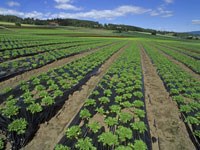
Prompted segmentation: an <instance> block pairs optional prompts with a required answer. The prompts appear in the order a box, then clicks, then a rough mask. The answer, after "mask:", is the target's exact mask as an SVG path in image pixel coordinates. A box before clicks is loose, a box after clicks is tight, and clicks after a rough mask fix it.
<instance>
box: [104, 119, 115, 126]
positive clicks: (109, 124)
mask: <svg viewBox="0 0 200 150" xmlns="http://www.w3.org/2000/svg"><path fill="white" fill-rule="evenodd" d="M104 122H105V123H106V124H107V125H108V127H112V126H114V125H117V124H118V120H117V118H113V117H108V118H106V119H104Z"/></svg>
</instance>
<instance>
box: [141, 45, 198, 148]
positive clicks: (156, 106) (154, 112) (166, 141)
mask: <svg viewBox="0 0 200 150" xmlns="http://www.w3.org/2000/svg"><path fill="white" fill-rule="evenodd" d="M141 57H142V68H143V75H144V83H145V84H144V85H145V100H146V107H147V108H146V110H147V117H148V121H149V126H150V133H151V136H152V142H154V143H153V145H152V146H153V150H195V147H194V145H193V143H192V141H191V140H190V138H189V135H188V132H187V130H186V127H185V125H184V123H183V121H182V120H181V119H180V113H179V111H178V108H177V106H176V103H175V102H173V101H172V99H171V98H170V96H169V93H168V92H167V91H166V89H165V87H164V84H163V82H162V80H161V79H160V77H159V76H158V74H157V72H156V68H155V67H154V65H153V64H152V63H151V60H150V58H149V57H148V55H147V54H146V52H145V50H144V49H143V48H141Z"/></svg>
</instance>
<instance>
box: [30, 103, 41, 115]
mask: <svg viewBox="0 0 200 150" xmlns="http://www.w3.org/2000/svg"><path fill="white" fill-rule="evenodd" d="M26 109H27V110H28V111H30V112H31V113H32V114H35V113H37V112H41V111H42V106H41V105H40V104H38V103H32V104H31V105H29V106H28V107H27V108H26Z"/></svg>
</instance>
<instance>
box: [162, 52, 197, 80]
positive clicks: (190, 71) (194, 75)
mask: <svg viewBox="0 0 200 150" xmlns="http://www.w3.org/2000/svg"><path fill="white" fill-rule="evenodd" d="M160 53H162V54H163V55H164V56H165V57H167V58H168V59H169V60H170V61H172V62H173V63H175V64H177V65H178V66H180V67H181V68H182V69H183V70H185V71H186V72H188V73H189V74H190V75H191V76H192V77H194V78H196V79H198V80H200V75H199V74H197V73H195V72H194V71H192V70H191V69H190V68H188V67H187V66H186V65H184V64H183V63H181V62H180V61H178V60H176V59H174V58H173V57H172V56H170V55H168V54H166V53H164V52H162V51H160Z"/></svg>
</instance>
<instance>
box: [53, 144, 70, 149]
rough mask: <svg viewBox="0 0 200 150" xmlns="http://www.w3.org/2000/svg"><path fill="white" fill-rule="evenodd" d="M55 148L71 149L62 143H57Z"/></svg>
mask: <svg viewBox="0 0 200 150" xmlns="http://www.w3.org/2000/svg"><path fill="white" fill-rule="evenodd" d="M55 150H70V148H69V147H67V146H64V145H61V144H57V145H56V146H55Z"/></svg>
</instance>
